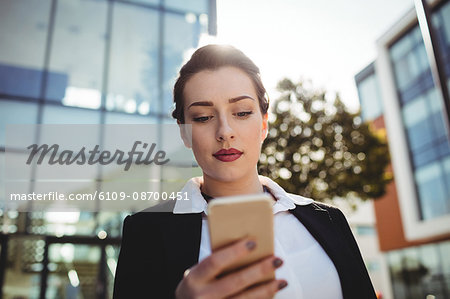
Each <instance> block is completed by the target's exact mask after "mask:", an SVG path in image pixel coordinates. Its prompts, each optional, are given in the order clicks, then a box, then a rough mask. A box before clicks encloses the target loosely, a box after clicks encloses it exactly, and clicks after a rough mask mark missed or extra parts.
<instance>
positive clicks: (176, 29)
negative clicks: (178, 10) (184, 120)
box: [162, 13, 207, 115]
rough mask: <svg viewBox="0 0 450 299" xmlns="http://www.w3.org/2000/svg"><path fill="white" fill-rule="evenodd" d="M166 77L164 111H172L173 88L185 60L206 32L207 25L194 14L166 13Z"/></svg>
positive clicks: (166, 112)
mask: <svg viewBox="0 0 450 299" xmlns="http://www.w3.org/2000/svg"><path fill="white" fill-rule="evenodd" d="M164 26H165V30H164V49H163V53H164V77H163V94H164V96H163V98H164V101H163V107H162V113H163V114H165V115H169V114H170V113H171V111H172V103H173V98H172V89H173V85H174V83H175V79H176V76H177V74H178V71H179V69H180V67H181V65H182V63H183V61H185V60H186V58H188V56H189V54H192V51H193V49H195V48H197V46H198V41H199V39H200V35H201V34H202V33H205V32H206V28H207V26H206V25H202V24H201V22H200V20H199V19H197V17H196V16H195V15H193V14H186V15H185V16H182V15H176V14H170V13H166V14H165V15H164Z"/></svg>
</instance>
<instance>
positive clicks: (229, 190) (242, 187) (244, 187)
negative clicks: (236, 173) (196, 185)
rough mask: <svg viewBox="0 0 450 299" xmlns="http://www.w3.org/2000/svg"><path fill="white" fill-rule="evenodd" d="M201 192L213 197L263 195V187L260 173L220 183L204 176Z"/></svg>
mask: <svg viewBox="0 0 450 299" xmlns="http://www.w3.org/2000/svg"><path fill="white" fill-rule="evenodd" d="M201 191H202V192H203V193H205V194H208V195H209V196H212V197H221V196H233V195H243V194H255V193H263V192H264V190H263V187H262V185H261V183H260V181H259V178H258V173H255V174H254V175H251V176H244V177H241V178H239V180H235V181H218V180H215V179H213V178H211V177H209V176H207V175H203V184H202V186H201Z"/></svg>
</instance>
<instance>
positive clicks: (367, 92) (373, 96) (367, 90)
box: [358, 74, 383, 120]
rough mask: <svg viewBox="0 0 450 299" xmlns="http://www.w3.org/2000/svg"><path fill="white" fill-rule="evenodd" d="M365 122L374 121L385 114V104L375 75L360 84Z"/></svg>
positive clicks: (359, 89)
mask: <svg viewBox="0 0 450 299" xmlns="http://www.w3.org/2000/svg"><path fill="white" fill-rule="evenodd" d="M358 91H359V93H360V96H359V98H360V100H361V106H362V107H361V111H362V114H363V118H364V120H374V119H375V118H377V117H378V116H380V115H381V114H382V113H383V104H382V100H381V95H380V90H379V86H378V81H377V77H376V75H375V74H373V75H371V76H370V77H367V78H366V79H364V80H363V81H361V82H360V83H359V84H358Z"/></svg>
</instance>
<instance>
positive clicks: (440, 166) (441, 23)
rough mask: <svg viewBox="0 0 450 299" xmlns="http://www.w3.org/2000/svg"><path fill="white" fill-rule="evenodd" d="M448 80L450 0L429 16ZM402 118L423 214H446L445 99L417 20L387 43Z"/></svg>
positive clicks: (449, 195) (449, 166)
mask: <svg viewBox="0 0 450 299" xmlns="http://www.w3.org/2000/svg"><path fill="white" fill-rule="evenodd" d="M432 21H433V24H434V27H435V30H436V31H437V32H438V36H439V45H440V48H441V51H442V53H443V54H444V55H443V64H444V65H443V66H444V68H445V71H446V77H447V82H446V83H447V85H449V86H450V79H449V78H450V2H448V1H447V3H445V4H444V5H443V6H441V7H440V8H439V9H438V10H436V11H435V13H434V14H433V18H432ZM389 52H390V57H391V61H392V65H393V69H394V75H395V80H396V86H397V93H398V98H399V101H400V107H401V111H402V118H403V124H404V128H405V131H406V135H407V141H408V147H409V154H410V159H411V162H412V163H411V165H412V168H413V171H414V178H415V183H416V188H417V194H418V198H419V207H420V209H419V210H420V212H421V218H422V219H423V220H427V219H432V218H436V217H440V216H442V215H448V214H450V144H449V139H448V136H449V135H448V132H446V129H445V123H444V119H443V117H444V114H443V102H442V99H440V98H439V96H438V93H437V91H436V87H435V85H434V82H433V78H432V74H431V70H430V64H429V62H428V58H427V54H426V51H425V45H424V42H423V39H422V35H421V33H420V29H419V27H418V26H415V27H414V28H412V29H411V30H410V31H409V32H407V33H406V34H405V35H404V36H403V37H401V38H400V39H399V40H398V41H397V42H396V43H395V44H393V45H392V46H391V48H390V51H389Z"/></svg>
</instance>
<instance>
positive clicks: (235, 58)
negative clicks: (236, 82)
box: [172, 45, 269, 123]
mask: <svg viewBox="0 0 450 299" xmlns="http://www.w3.org/2000/svg"><path fill="white" fill-rule="evenodd" d="M223 66H233V67H237V68H239V69H241V70H242V71H244V72H245V73H246V74H247V75H248V76H249V77H250V79H251V80H252V82H253V85H254V87H255V90H256V94H257V96H258V101H259V107H260V109H261V112H262V114H263V115H264V114H266V113H267V110H268V108H269V100H268V98H266V97H265V95H266V89H265V88H264V86H263V84H262V81H261V77H260V74H259V68H258V67H257V66H256V65H255V64H254V63H253V61H251V60H250V58H248V57H247V56H246V55H245V54H244V53H242V51H240V50H238V49H236V48H235V47H233V46H229V45H207V46H204V47H201V48H199V49H197V50H196V51H195V52H194V54H192V57H191V59H190V60H189V61H188V62H187V63H186V64H185V65H183V67H182V68H181V70H180V74H179V76H178V78H177V81H176V82H175V86H174V88H173V101H174V103H175V109H174V110H173V112H172V117H173V118H175V119H177V120H178V121H179V122H180V123H184V94H183V93H184V87H185V85H186V82H187V81H188V80H189V79H190V78H191V77H192V76H193V75H195V74H197V73H199V72H201V71H204V70H216V69H218V68H220V67H223Z"/></svg>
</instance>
